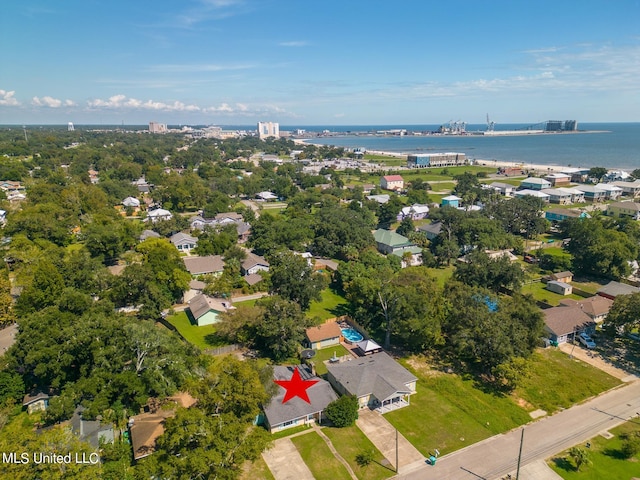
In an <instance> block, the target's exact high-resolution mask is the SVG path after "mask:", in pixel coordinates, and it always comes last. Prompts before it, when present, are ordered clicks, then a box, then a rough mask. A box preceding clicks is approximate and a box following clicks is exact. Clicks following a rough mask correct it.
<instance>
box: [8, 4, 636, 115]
mask: <svg viewBox="0 0 640 480" xmlns="http://www.w3.org/2000/svg"><path fill="white" fill-rule="evenodd" d="M7 3H8V4H7V5H3V9H2V15H1V20H0V39H1V40H2V45H3V48H2V49H0V62H1V65H2V67H1V68H0V124H23V123H24V124H67V122H73V123H74V124H121V123H124V124H129V125H130V124H148V123H149V122H158V123H160V124H171V125H177V124H217V125H256V124H257V122H259V121H264V122H277V123H279V124H280V125H291V126H295V125H375V124H385V125H393V124H404V125H409V124H441V123H447V122H449V121H452V120H461V121H465V122H468V123H471V124H481V123H484V122H485V120H486V115H487V114H488V115H489V116H490V117H491V120H493V121H496V122H498V123H499V124H500V123H502V124H505V123H536V122H540V121H543V120H548V119H561V120H566V119H576V120H578V122H581V123H585V122H587V123H588V122H637V121H640V81H639V80H638V79H639V78H640V1H638V0H618V1H616V2H607V1H604V0H602V1H595V0H582V1H577V0H575V1H571V0H570V1H566V2H558V1H557V0H556V1H549V0H539V1H537V2H524V1H514V0H495V1H493V2H477V1H466V0H462V1H459V2H435V1H429V0H413V1H412V0H410V1H407V2H402V3H399V4H398V3H392V2H382V1H378V0H367V1H365V0H349V1H344V0H343V1H340V2H338V1H335V0H325V1H322V2H305V1H300V0H184V1H181V2H175V1H171V0H157V1H154V2H132V1H126V2H125V1H122V0H111V1H109V2H100V1H95V0H82V1H80V0H65V1H64V2H47V1H45V0H22V1H20V2H18V1H16V0H14V1H9V2H7Z"/></svg>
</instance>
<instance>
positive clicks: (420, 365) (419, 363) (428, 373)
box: [407, 355, 444, 378]
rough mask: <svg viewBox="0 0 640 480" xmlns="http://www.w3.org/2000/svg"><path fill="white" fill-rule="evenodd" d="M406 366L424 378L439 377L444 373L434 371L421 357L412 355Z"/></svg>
mask: <svg viewBox="0 0 640 480" xmlns="http://www.w3.org/2000/svg"><path fill="white" fill-rule="evenodd" d="M407 365H409V366H410V367H411V368H413V369H414V370H415V371H416V372H417V373H419V374H420V375H421V376H423V377H425V378H432V377H439V376H440V375H444V372H442V371H440V370H436V369H434V368H433V366H432V365H431V364H430V363H429V360H428V359H427V357H425V356H423V355H413V356H411V357H409V358H408V359H407Z"/></svg>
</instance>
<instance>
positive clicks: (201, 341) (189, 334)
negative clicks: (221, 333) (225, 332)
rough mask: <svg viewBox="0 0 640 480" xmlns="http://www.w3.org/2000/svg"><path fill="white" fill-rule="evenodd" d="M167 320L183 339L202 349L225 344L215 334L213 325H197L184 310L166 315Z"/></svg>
mask: <svg viewBox="0 0 640 480" xmlns="http://www.w3.org/2000/svg"><path fill="white" fill-rule="evenodd" d="M167 321H168V322H169V323H170V324H171V325H173V326H174V327H176V329H177V330H178V332H180V335H182V336H183V337H184V339H185V340H187V341H188V342H189V343H191V344H193V345H195V346H197V347H200V348H203V349H204V348H215V347H221V346H223V345H226V343H225V342H224V341H222V340H221V339H219V338H218V337H217V336H216V334H215V332H216V329H215V325H203V326H202V327H199V326H198V325H196V324H195V323H192V322H191V320H190V317H189V315H188V314H187V312H186V311H183V312H178V313H176V314H175V315H170V316H168V317H167Z"/></svg>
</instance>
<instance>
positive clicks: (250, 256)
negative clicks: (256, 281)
mask: <svg viewBox="0 0 640 480" xmlns="http://www.w3.org/2000/svg"><path fill="white" fill-rule="evenodd" d="M259 271H265V272H268V271H269V262H268V261H267V260H266V259H265V258H264V257H261V256H260V255H256V254H255V253H251V252H249V253H247V258H245V259H244V260H243V261H242V264H241V265H240V272H241V273H242V275H245V276H246V275H251V274H252V273H258V272H259Z"/></svg>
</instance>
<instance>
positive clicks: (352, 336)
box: [342, 328, 364, 343]
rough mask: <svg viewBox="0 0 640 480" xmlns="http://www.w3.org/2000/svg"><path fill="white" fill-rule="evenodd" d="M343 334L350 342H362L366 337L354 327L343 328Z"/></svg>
mask: <svg viewBox="0 0 640 480" xmlns="http://www.w3.org/2000/svg"><path fill="white" fill-rule="evenodd" d="M342 336H343V337H344V339H345V340H346V341H347V342H349V343H357V342H361V341H362V340H363V339H364V337H363V336H362V335H361V334H360V332H358V331H357V330H354V329H353V328H343V329H342Z"/></svg>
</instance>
